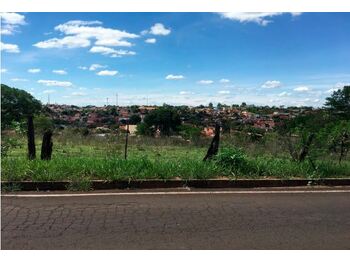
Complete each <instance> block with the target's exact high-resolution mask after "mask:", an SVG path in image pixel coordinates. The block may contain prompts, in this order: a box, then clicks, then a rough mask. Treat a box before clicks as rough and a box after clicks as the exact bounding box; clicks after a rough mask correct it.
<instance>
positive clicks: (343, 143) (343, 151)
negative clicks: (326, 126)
mask: <svg viewBox="0 0 350 263" xmlns="http://www.w3.org/2000/svg"><path fill="white" fill-rule="evenodd" d="M348 138H349V135H348V134H347V132H346V131H344V132H343V134H342V138H341V141H340V155H339V164H340V163H341V161H342V159H343V157H345V155H346V151H347V149H346V141H347V139H348Z"/></svg>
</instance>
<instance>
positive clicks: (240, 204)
mask: <svg viewBox="0 0 350 263" xmlns="http://www.w3.org/2000/svg"><path fill="white" fill-rule="evenodd" d="M332 189H333V190H334V188H332ZM333 190H330V191H333ZM167 191H169V190H167ZM176 191H177V190H176ZM237 191H239V190H233V191H232V192H231V191H230V190H225V191H224V192H219V191H217V192H216V191H214V190H210V191H207V190H206V191H204V192H203V191H202V192H195V193H194V192H186V191H183V192H180V193H176V192H173V191H171V190H170V192H167V193H156V194H152V193H150V192H147V193H146V194H145V193H144V192H121V193H116V192H113V193H111V192H109V193H108V192H107V193H104V194H103V195H100V194H101V193H99V192H97V193H96V192H94V195H82V196H70V195H68V196H60V195H59V194H58V195H57V196H52V194H48V195H42V194H40V193H39V195H40V196H31V197H30V196H29V197H28V196H27V197H24V196H20V197H19V196H17V197H14V196H2V200H1V204H2V211H1V219H2V225H1V229H2V235H1V242H2V244H1V246H2V249H350V188H348V189H346V188H345V189H344V188H342V190H339V191H337V192H329V191H328V190H326V191H318V192H316V193H315V192H312V193H309V192H307V191H306V192H304V191H296V192H295V191H294V192H283V191H279V192H273V193H272V192H264V193H262V192H260V191H258V192H255V191H244V192H237ZM66 193H67V192H66ZM19 194H21V193H19ZM68 194H69V193H68Z"/></svg>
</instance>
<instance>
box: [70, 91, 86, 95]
mask: <svg viewBox="0 0 350 263" xmlns="http://www.w3.org/2000/svg"><path fill="white" fill-rule="evenodd" d="M85 95H86V93H84V92H78V91H76V92H73V93H72V96H85Z"/></svg>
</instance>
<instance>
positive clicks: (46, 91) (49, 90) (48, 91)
mask: <svg viewBox="0 0 350 263" xmlns="http://www.w3.org/2000/svg"><path fill="white" fill-rule="evenodd" d="M55 92H56V91H55V90H53V89H46V90H44V91H43V93H44V94H52V93H55Z"/></svg>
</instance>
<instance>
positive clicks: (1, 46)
mask: <svg viewBox="0 0 350 263" xmlns="http://www.w3.org/2000/svg"><path fill="white" fill-rule="evenodd" d="M0 51H3V52H7V53H19V52H20V50H19V47H18V46H17V45H15V44H6V43H3V42H0Z"/></svg>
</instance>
